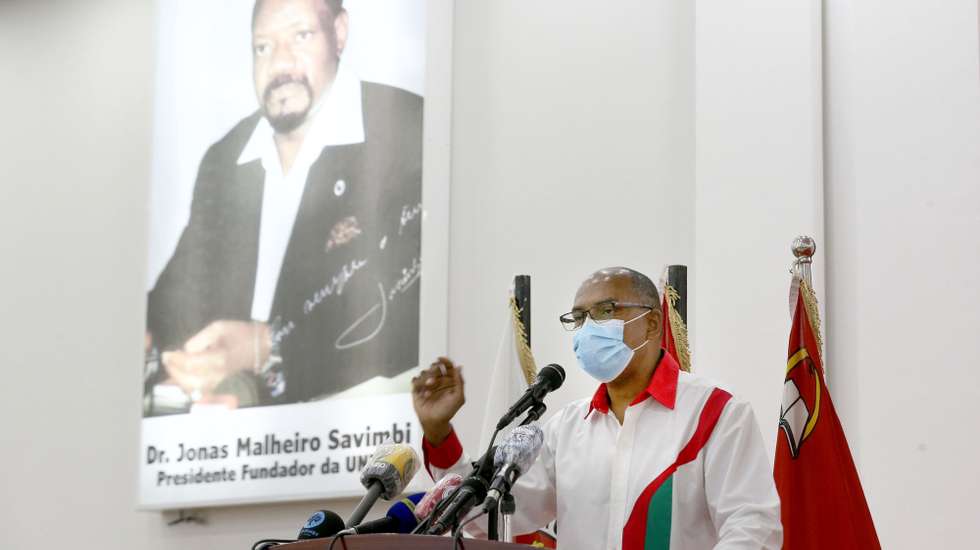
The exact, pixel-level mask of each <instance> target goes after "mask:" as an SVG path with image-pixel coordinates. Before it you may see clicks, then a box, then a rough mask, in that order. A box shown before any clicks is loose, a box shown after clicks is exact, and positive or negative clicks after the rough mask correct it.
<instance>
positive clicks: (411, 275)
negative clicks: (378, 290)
mask: <svg viewBox="0 0 980 550" xmlns="http://www.w3.org/2000/svg"><path fill="white" fill-rule="evenodd" d="M421 275H422V262H420V261H419V259H418V258H412V265H411V266H410V267H403V268H402V275H401V277H400V278H399V279H398V280H397V281H395V286H394V287H393V288H392V289H391V290H389V291H388V300H389V301H390V300H394V299H395V296H396V295H398V294H401V293H403V292H405V291H406V290H408V289H409V288H410V287H411V286H412V285H413V284H415V282H416V281H418V280H419V277H420V276H421Z"/></svg>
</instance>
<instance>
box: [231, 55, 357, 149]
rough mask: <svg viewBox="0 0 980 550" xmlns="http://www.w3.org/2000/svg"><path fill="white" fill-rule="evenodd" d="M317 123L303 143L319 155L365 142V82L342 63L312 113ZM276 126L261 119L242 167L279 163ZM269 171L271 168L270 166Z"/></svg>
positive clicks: (249, 142) (254, 131) (249, 144)
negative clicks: (334, 146) (334, 147)
mask: <svg viewBox="0 0 980 550" xmlns="http://www.w3.org/2000/svg"><path fill="white" fill-rule="evenodd" d="M311 113H312V116H313V117H314V118H313V124H312V125H311V126H310V130H309V133H307V135H306V138H305V139H304V140H303V145H302V146H301V149H300V151H301V154H302V152H304V151H312V152H315V155H314V156H319V154H320V151H322V150H323V148H324V147H328V146H332V145H350V144H354V143H363V142H364V114H363V111H362V108H361V79H360V78H358V77H357V75H356V74H354V72H353V71H352V70H351V69H348V68H347V67H345V65H344V63H343V62H341V63H340V64H339V65H338V66H337V76H336V77H334V81H333V84H332V85H331V86H330V90H328V91H327V93H326V95H325V96H324V97H322V98H320V101H319V102H317V104H316V105H315V106H314V107H313V109H312V110H311ZM273 135H274V134H273V131H272V126H271V125H270V124H269V121H268V120H266V118H265V117H262V118H260V119H259V122H258V124H257V125H256V126H255V130H253V131H252V136H251V137H250V138H249V140H248V143H246V144H245V148H244V149H242V154H241V155H240V156H239V157H238V164H245V163H247V162H251V161H253V160H257V159H261V160H262V162H263V164H266V163H267V162H270V161H272V160H275V161H276V162H278V160H279V153H278V151H277V150H276V147H275V141H274V140H273ZM267 168H268V167H267Z"/></svg>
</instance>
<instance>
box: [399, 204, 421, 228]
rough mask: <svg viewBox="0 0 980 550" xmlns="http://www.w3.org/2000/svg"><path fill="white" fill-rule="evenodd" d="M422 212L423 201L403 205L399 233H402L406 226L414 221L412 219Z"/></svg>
mask: <svg viewBox="0 0 980 550" xmlns="http://www.w3.org/2000/svg"><path fill="white" fill-rule="evenodd" d="M421 213H422V203H418V204H406V205H405V206H402V215H401V220H400V221H399V225H398V234H399V235H401V234H402V231H403V230H404V229H405V227H406V226H407V225H408V224H409V223H411V222H412V220H414V219H416V218H418V217H419V214H421Z"/></svg>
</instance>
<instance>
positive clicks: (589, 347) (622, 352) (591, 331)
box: [574, 311, 650, 382]
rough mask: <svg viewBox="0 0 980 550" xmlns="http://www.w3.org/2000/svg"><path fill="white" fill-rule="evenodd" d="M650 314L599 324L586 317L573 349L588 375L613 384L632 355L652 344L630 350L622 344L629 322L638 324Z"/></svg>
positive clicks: (645, 343)
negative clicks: (638, 320) (641, 318)
mask: <svg viewBox="0 0 980 550" xmlns="http://www.w3.org/2000/svg"><path fill="white" fill-rule="evenodd" d="M647 313H650V312H649V311H647V312H646V313H643V314H641V315H637V316H636V317H633V318H632V319H630V320H629V321H623V320H622V319H609V320H608V321H602V322H601V323H597V322H595V321H593V320H592V317H586V318H585V323H584V324H583V325H582V328H580V329H579V330H578V332H576V333H575V339H574V350H575V357H578V364H579V365H580V366H581V367H582V370H584V371H585V372H587V373H588V374H589V376H591V377H592V378H595V379H596V380H598V381H599V382H611V381H613V380H615V379H616V377H617V376H619V375H620V374H622V373H623V371H624V370H626V365H629V364H630V361H631V360H632V359H633V354H634V352H636V351H637V350H639V349H640V348H642V347H643V346H645V345H647V343H649V342H650V341H649V340H647V341H645V342H643V343H642V344H640V345H639V346H637V347H636V348H635V349H634V348H630V347H629V346H627V345H626V342H624V341H623V329H624V328H625V326H626V325H627V324H628V323H632V322H633V321H636V320H637V319H639V318H640V317H643V316H644V315H646V314H647Z"/></svg>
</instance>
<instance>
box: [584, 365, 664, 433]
mask: <svg viewBox="0 0 980 550" xmlns="http://www.w3.org/2000/svg"><path fill="white" fill-rule="evenodd" d="M679 372H680V367H679V366H678V365H677V361H676V360H674V357H673V356H672V355H671V354H669V353H667V351H666V350H663V349H661V350H660V361H659V362H658V363H657V367H656V368H655V369H654V370H653V376H651V377H650V384H648V385H647V387H646V389H644V390H643V391H642V392H640V394H639V395H637V396H636V399H634V400H633V402H632V403H630V406H631V407H632V406H633V405H636V404H638V403H642V402H643V401H644V400H646V398H647V397H653V398H654V399H656V400H657V401H658V402H659V403H660V404H661V405H663V406H665V407H667V408H668V409H673V408H674V403H675V402H676V400H677V378H678V376H679ZM592 411H599V412H601V413H602V414H607V413H608V412H609V392H608V391H607V390H606V384H599V388H598V389H597V390H596V391H595V395H593V396H592V403H591V404H590V405H589V412H587V413H586V414H585V417H586V418H588V417H589V415H590V414H592Z"/></svg>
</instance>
